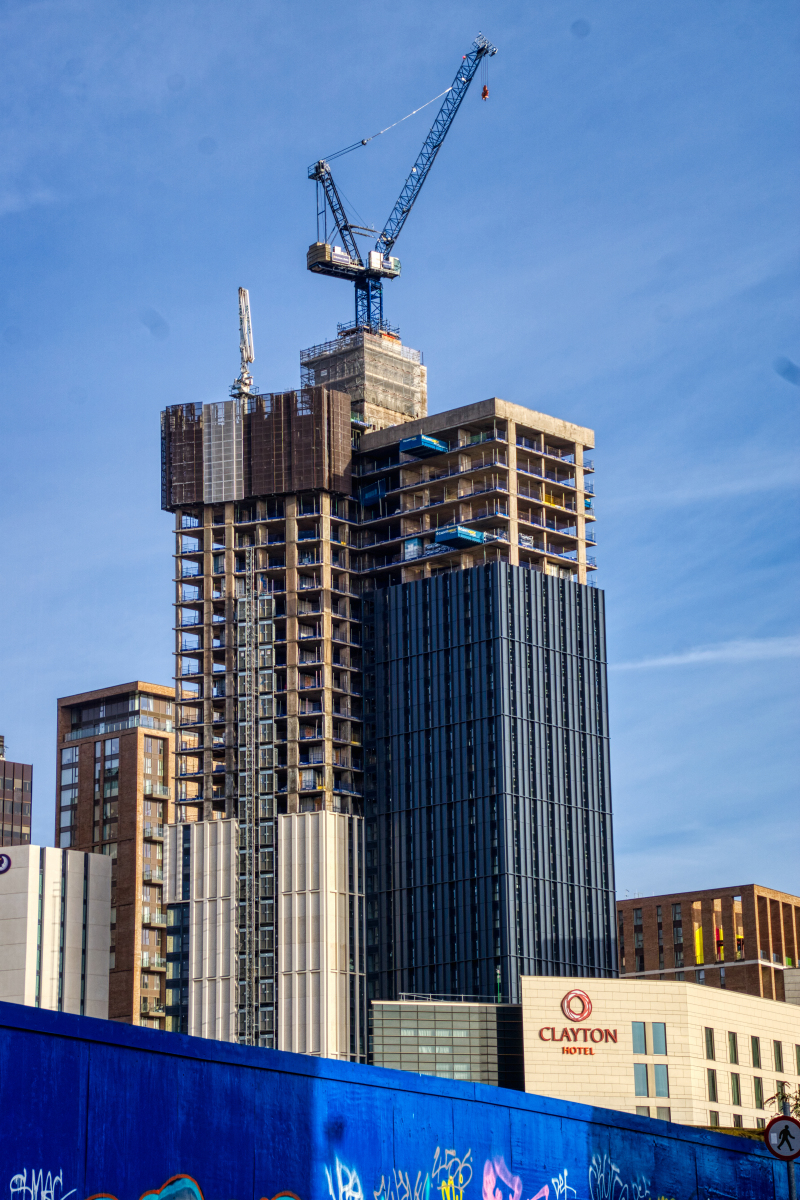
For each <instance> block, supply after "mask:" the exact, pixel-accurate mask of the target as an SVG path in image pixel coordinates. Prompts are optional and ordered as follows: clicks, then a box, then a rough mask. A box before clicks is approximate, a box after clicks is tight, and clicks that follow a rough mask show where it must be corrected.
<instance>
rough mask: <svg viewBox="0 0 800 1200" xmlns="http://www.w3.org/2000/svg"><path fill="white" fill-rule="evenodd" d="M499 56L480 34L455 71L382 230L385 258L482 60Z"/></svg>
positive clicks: (379, 245)
mask: <svg viewBox="0 0 800 1200" xmlns="http://www.w3.org/2000/svg"><path fill="white" fill-rule="evenodd" d="M496 53H497V47H496V46H493V45H492V43H491V42H490V41H489V40H488V38H485V37H484V36H483V34H482V33H479V34H478V36H477V37H476V38H475V41H474V42H473V43H472V49H471V50H470V52H469V54H466V55H465V56H464V59H463V61H462V63H461V66H460V67H459V68H458V70H457V71H456V76H455V79H454V80H453V82H452V84H451V86H450V89H449V91H448V92H447V95H446V96H445V98H444V100H443V101H442V107H441V108H440V109H439V111H438V113H437V114H436V120H435V121H434V122H433V125H432V126H431V129H430V133H429V134H428V136H427V137H426V139H425V141H424V142H423V145H422V149H421V150H420V152H419V154H418V155H417V161H416V162H415V163H414V166H413V167H412V168H411V171H410V172H409V175H408V178H407V179H406V181H405V183H404V184H403V190H402V191H401V193H400V195H399V196H398V198H397V202H396V204H395V206H394V208H393V209H392V211H391V213H390V215H389V220H388V221H387V222H386V224H385V225H384V227H383V233H382V234H381V235H380V237H379V238H378V240H377V242H376V243H375V249H376V250H383V253H384V254H388V253H389V252H390V251H391V249H392V247H393V246H394V244H395V242H396V241H397V239H398V237H399V236H400V230H401V229H402V228H403V226H404V225H405V223H406V220H407V219H408V214H409V213H410V212H411V209H412V208H413V207H414V202H415V201H416V199H417V196H418V195H419V193H420V190H421V189H422V185H423V183H424V182H425V180H426V179H427V178H428V173H429V172H430V169H431V167H432V166H433V164H434V162H435V161H436V155H437V154H438V153H439V151H440V150H441V148H442V142H443V141H444V139H445V138H446V137H447V134H448V131H449V129H450V126H451V125H452V124H453V121H454V120H455V116H456V113H457V112H458V110H459V108H460V107H461V102H462V100H463V99H464V97H465V96H466V94H467V92H468V90H469V85H470V84H471V83H472V80H473V79H474V78H475V73H476V71H477V70H478V66H479V64H480V61H481V59H482V58H486V57H491V56H492V55H493V54H496Z"/></svg>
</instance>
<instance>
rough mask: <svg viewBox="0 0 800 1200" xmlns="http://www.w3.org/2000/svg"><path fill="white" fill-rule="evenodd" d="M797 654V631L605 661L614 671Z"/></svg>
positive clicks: (799, 642) (799, 649)
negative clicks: (787, 634)
mask: <svg viewBox="0 0 800 1200" xmlns="http://www.w3.org/2000/svg"><path fill="white" fill-rule="evenodd" d="M776 658H800V634H794V635H792V636H790V637H775V638H753V639H750V640H746V639H739V640H736V641H731V642H720V643H719V644H718V645H716V646H695V648H694V649H693V650H685V651H684V652H683V653H682V654H665V655H663V656H662V657H661V658H642V659H639V661H638V662H623V663H611V664H609V665H610V667H611V669H612V670H615V671H643V670H650V669H653V668H656V667H688V666H693V665H694V664H695V663H739V662H763V661H764V660H766V659H776Z"/></svg>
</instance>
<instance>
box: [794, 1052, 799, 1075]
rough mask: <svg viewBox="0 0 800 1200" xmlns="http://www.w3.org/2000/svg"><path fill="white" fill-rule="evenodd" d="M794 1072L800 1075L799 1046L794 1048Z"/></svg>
mask: <svg viewBox="0 0 800 1200" xmlns="http://www.w3.org/2000/svg"><path fill="white" fill-rule="evenodd" d="M794 1073H795V1075H800V1046H795V1048H794Z"/></svg>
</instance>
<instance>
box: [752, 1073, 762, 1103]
mask: <svg viewBox="0 0 800 1200" xmlns="http://www.w3.org/2000/svg"><path fill="white" fill-rule="evenodd" d="M753 1100H754V1101H755V1103H754V1105H753V1107H754V1108H763V1107H764V1080H763V1079H759V1077H758V1076H757V1075H755V1076H754V1077H753Z"/></svg>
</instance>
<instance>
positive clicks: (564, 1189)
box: [550, 1167, 578, 1200]
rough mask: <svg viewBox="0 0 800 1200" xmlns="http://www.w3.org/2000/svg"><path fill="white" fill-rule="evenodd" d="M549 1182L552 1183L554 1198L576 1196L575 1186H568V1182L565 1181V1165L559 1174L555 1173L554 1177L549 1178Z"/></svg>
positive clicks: (566, 1199)
mask: <svg viewBox="0 0 800 1200" xmlns="http://www.w3.org/2000/svg"><path fill="white" fill-rule="evenodd" d="M550 1182H551V1183H552V1185H553V1192H554V1194H555V1197H556V1200H569V1198H570V1196H577V1194H578V1193H577V1192H576V1191H575V1188H574V1187H570V1186H569V1184H568V1183H567V1168H566V1167H564V1170H563V1171H562V1172H561V1174H560V1175H556V1177H555V1178H554V1179H551V1180H550Z"/></svg>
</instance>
